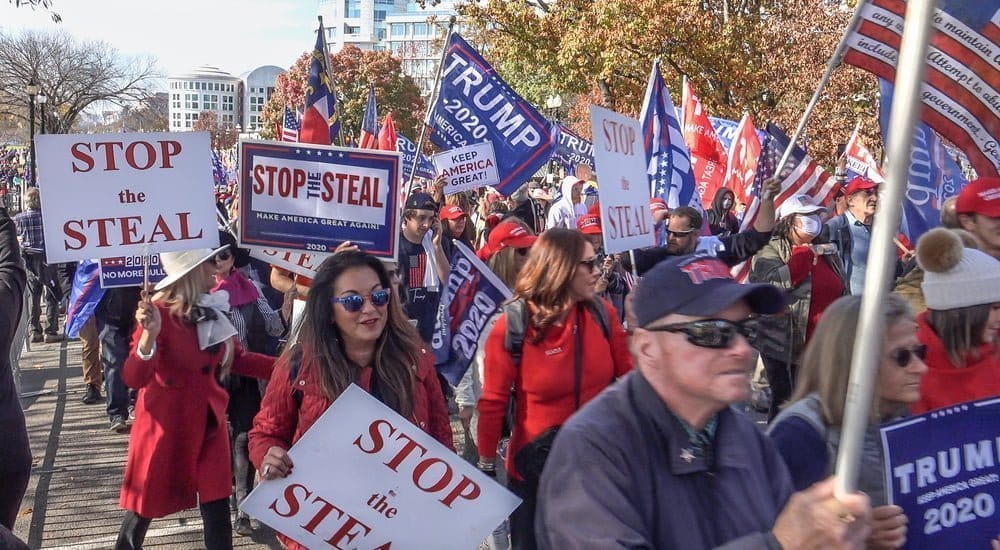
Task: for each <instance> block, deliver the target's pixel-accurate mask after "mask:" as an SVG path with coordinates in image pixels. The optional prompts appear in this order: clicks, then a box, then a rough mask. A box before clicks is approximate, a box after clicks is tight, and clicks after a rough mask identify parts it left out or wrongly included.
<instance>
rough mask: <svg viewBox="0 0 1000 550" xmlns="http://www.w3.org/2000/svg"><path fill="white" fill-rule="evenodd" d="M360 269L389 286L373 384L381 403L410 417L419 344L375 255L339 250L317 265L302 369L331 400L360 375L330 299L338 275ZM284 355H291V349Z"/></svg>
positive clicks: (308, 304) (301, 340)
mask: <svg viewBox="0 0 1000 550" xmlns="http://www.w3.org/2000/svg"><path fill="white" fill-rule="evenodd" d="M358 267H366V268H369V269H371V270H372V271H374V272H375V274H376V275H377V276H378V280H379V283H380V284H381V285H382V288H388V289H392V290H393V292H392V294H391V295H390V296H389V304H388V306H387V314H388V321H387V323H386V326H385V328H384V329H383V330H382V334H381V335H380V336H379V338H378V341H377V342H376V344H375V360H374V364H373V365H372V383H373V384H377V386H378V388H379V397H380V398H381V400H382V402H383V403H385V404H386V405H387V406H388V407H389V408H391V409H392V410H394V411H396V412H398V413H399V414H401V415H402V416H404V417H406V418H409V417H410V415H411V414H412V412H413V384H414V371H415V368H416V364H417V361H418V360H419V350H420V348H421V345H422V344H421V342H420V336H418V335H417V332H416V329H414V328H413V326H412V325H410V323H409V321H407V319H406V315H405V314H404V313H403V309H402V307H401V306H400V305H399V300H400V297H399V296H397V295H396V294H397V293H396V292H395V288H394V287H393V285H392V281H391V280H390V279H389V273H388V272H387V271H386V269H385V266H384V265H382V262H381V260H379V259H378V258H376V257H374V256H371V255H369V254H366V253H364V252H358V251H349V252H340V253H337V254H334V255H333V256H331V257H329V258H327V259H326V260H325V261H324V262H323V263H322V264H321V265H320V266H319V270H317V272H316V277H315V278H314V279H313V282H312V286H310V287H309V296H308V297H307V299H306V311H305V318H304V319H303V322H302V328H301V331H300V335H299V343H300V344H301V345H302V346H303V347H304V348H306V349H308V350H309V351H310V352H311V355H312V357H313V360H312V361H309V362H308V363H304V364H303V365H302V368H303V369H304V370H308V371H311V372H315V375H316V378H317V380H319V384H320V387H321V388H322V390H323V393H324V394H325V395H326V397H327V398H328V399H330V400H334V399H336V398H337V397H339V396H340V394H341V393H342V392H343V391H344V390H345V389H347V386H349V385H350V384H351V383H353V382H356V381H357V380H358V379H359V377H360V373H361V369H362V368H363V365H356V364H354V363H353V362H352V361H351V360H350V359H348V358H347V355H346V354H345V350H344V347H343V346H344V342H343V339H342V338H341V336H340V328H339V327H338V326H337V324H336V322H335V320H334V315H333V305H332V304H331V303H330V298H331V297H332V296H333V285H334V283H335V282H336V281H337V279H338V278H339V277H340V275H341V274H342V273H344V271H346V270H348V269H351V268H358ZM284 353H285V354H288V353H291V350H286V351H285V352H284Z"/></svg>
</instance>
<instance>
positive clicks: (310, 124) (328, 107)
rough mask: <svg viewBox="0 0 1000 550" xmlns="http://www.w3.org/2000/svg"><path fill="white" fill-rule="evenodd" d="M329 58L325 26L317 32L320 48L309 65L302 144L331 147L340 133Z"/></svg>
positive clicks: (300, 130)
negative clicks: (327, 55)
mask: <svg viewBox="0 0 1000 550" xmlns="http://www.w3.org/2000/svg"><path fill="white" fill-rule="evenodd" d="M328 61H329V60H328V59H327V57H326V39H325V30H324V29H323V25H322V24H320V26H319V31H317V32H316V46H315V47H314V48H313V51H312V56H311V60H310V62H309V78H308V79H307V80H306V98H305V106H306V107H305V110H304V111H303V112H302V123H301V124H300V128H299V141H301V142H302V143H315V144H317V145H331V144H332V143H333V142H334V140H335V139H337V135H339V134H340V119H339V118H338V117H337V93H336V91H335V90H334V86H333V79H332V78H331V77H330V70H329V66H328V65H329V63H328Z"/></svg>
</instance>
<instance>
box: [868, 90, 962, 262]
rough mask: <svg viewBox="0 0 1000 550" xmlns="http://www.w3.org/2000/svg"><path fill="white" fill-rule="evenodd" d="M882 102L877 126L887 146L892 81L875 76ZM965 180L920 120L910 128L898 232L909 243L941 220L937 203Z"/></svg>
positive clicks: (913, 241)
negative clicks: (910, 135)
mask: <svg viewBox="0 0 1000 550" xmlns="http://www.w3.org/2000/svg"><path fill="white" fill-rule="evenodd" d="M879 91H880V92H881V101H882V105H881V108H880V109H879V126H881V127H882V141H883V143H885V147H886V149H888V148H889V142H890V141H891V136H889V112H890V110H891V107H892V94H893V86H892V83H890V82H887V81H885V80H882V79H879ZM966 183H968V181H967V180H966V179H965V177H964V176H963V175H962V171H961V170H960V169H959V168H958V165H957V164H956V162H955V159H954V158H953V157H952V156H951V155H950V154H948V152H947V151H946V149H945V147H944V144H943V143H942V142H941V138H939V137H938V135H937V134H936V133H935V132H934V130H932V129H931V128H930V126H927V125H926V124H924V123H923V122H919V123H917V127H916V128H915V129H914V131H913V144H912V146H911V148H910V168H909V173H908V175H907V180H906V193H905V200H904V201H903V224H902V228H901V229H902V232H903V234H904V235H906V238H907V239H909V240H910V242H911V243H916V242H917V239H919V238H920V236H921V235H923V234H924V233H926V232H927V231H928V230H930V229H933V228H935V227H937V226H938V225H940V224H941V203H943V202H944V201H945V200H947V199H948V198H949V197H953V196H955V195H957V194H958V192H959V191H961V190H962V188H963V187H965V184H966Z"/></svg>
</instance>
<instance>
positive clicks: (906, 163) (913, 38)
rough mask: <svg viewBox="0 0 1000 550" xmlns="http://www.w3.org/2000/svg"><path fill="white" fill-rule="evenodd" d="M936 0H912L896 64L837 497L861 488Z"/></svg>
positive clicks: (839, 460)
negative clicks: (885, 162)
mask: <svg viewBox="0 0 1000 550" xmlns="http://www.w3.org/2000/svg"><path fill="white" fill-rule="evenodd" d="M934 5H935V1H934V0H909V1H908V2H907V3H906V18H905V19H904V23H903V39H902V44H901V46H900V48H899V63H898V65H897V67H896V91H895V96H894V99H893V102H892V115H891V117H890V121H889V134H888V135H890V136H892V143H890V144H889V146H890V149H889V153H888V159H889V162H888V165H887V166H886V174H885V184H884V185H882V190H883V191H882V193H881V196H880V197H879V201H878V209H877V211H876V215H875V221H874V227H873V230H872V238H871V246H870V248H869V249H868V267H867V269H866V270H865V281H866V282H867V284H866V285H865V293H864V294H863V295H862V298H861V319H860V320H859V323H858V328H857V335H856V337H855V340H854V341H855V342H856V344H855V346H854V354H853V356H852V357H851V376H850V379H849V382H848V387H847V401H846V403H845V405H844V420H843V427H842V430H841V435H840V448H839V449H838V452H837V470H836V478H837V479H836V485H835V491H836V494H837V495H838V496H843V495H846V494H848V493H853V492H854V491H856V490H857V484H858V467H859V463H860V461H861V450H862V448H863V447H864V437H865V432H866V430H867V428H868V421H869V419H870V418H871V413H872V403H874V385H875V375H876V373H877V372H878V367H879V358H880V356H881V354H882V346H883V338H884V334H883V330H882V326H881V322H880V317H881V316H882V315H884V314H885V312H884V310H885V299H886V296H887V294H888V293H889V291H890V290H889V282H890V279H891V277H892V275H893V273H894V272H895V262H896V254H895V245H894V244H893V239H894V238H895V237H896V232H897V230H898V228H899V222H900V219H901V217H902V208H903V206H902V205H903V193H904V191H905V189H906V182H907V176H908V174H909V170H910V148H911V145H912V143H913V132H914V129H915V128H916V125H917V121H918V120H919V118H920V110H921V101H920V88H921V86H922V85H923V82H924V74H925V72H926V68H927V64H926V63H925V60H926V58H927V44H928V42H929V39H930V34H931V22H932V20H933V17H934Z"/></svg>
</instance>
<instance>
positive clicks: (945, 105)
mask: <svg viewBox="0 0 1000 550" xmlns="http://www.w3.org/2000/svg"><path fill="white" fill-rule="evenodd" d="M905 12H906V2H904V1H903V0H868V1H867V2H866V3H865V4H864V5H863V6H862V7H861V22H860V24H859V25H858V28H856V29H855V30H854V32H853V33H851V35H849V37H848V46H849V49H848V51H847V53H846V54H845V55H844V62H845V63H848V64H850V65H854V66H856V67H860V68H862V69H865V70H866V71H869V72H871V73H874V74H875V75H877V76H879V77H880V78H882V79H885V80H888V81H889V82H892V81H893V80H895V77H896V62H897V61H898V58H899V44H900V41H901V39H902V34H903V16H904V14H905ZM921 98H922V100H923V104H924V108H923V113H922V118H923V121H924V122H925V123H927V125H928V126H930V127H931V128H933V129H934V130H935V131H936V132H937V133H939V134H941V135H942V136H943V137H945V138H946V139H948V140H949V141H951V142H952V143H954V144H955V145H957V146H958V147H959V149H961V150H962V151H963V152H964V153H965V154H966V155H968V157H969V161H970V162H971V164H972V167H973V168H975V169H976V172H978V173H979V175H980V176H981V177H982V176H994V177H996V176H998V175H1000V146H998V145H997V136H1000V0H976V1H975V2H970V1H968V0H940V1H939V2H938V8H937V10H935V14H934V21H933V33H932V34H931V40H930V44H929V47H928V51H927V76H926V77H925V79H924V84H923V88H922V89H921Z"/></svg>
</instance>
